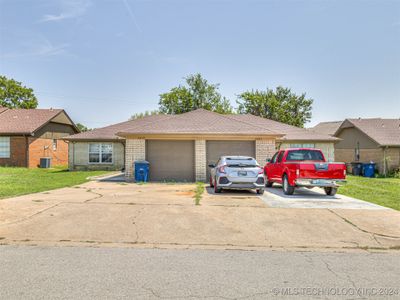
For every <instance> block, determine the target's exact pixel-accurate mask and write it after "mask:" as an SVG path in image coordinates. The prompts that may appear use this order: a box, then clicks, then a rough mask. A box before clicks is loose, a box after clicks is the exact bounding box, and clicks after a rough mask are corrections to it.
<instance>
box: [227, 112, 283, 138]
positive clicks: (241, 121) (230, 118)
mask: <svg viewBox="0 0 400 300" xmlns="http://www.w3.org/2000/svg"><path fill="white" fill-rule="evenodd" d="M234 115H240V114H229V115H222V116H224V117H226V118H228V119H230V120H234V121H236V122H241V123H244V124H247V125H250V126H252V127H257V128H261V129H263V130H267V131H269V132H270V133H273V134H280V133H277V132H275V131H272V130H270V129H266V128H264V127H263V126H259V125H254V124H251V123H249V122H246V121H243V120H237V119H234V118H230V117H229V116H234ZM242 115H243V114H242ZM250 115H251V114H250ZM252 116H254V115H252ZM254 117H257V116H254Z"/></svg>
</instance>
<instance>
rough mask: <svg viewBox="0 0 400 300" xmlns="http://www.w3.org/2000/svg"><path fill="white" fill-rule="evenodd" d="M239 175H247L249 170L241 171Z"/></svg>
mask: <svg viewBox="0 0 400 300" xmlns="http://www.w3.org/2000/svg"><path fill="white" fill-rule="evenodd" d="M238 175H239V176H247V172H246V171H239V172H238Z"/></svg>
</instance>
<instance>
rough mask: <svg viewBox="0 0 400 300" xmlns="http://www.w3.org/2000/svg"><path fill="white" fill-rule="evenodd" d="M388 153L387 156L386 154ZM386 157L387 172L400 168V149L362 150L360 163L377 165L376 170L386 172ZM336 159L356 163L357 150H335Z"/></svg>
mask: <svg viewBox="0 0 400 300" xmlns="http://www.w3.org/2000/svg"><path fill="white" fill-rule="evenodd" d="M384 151H386V154H385V152H384ZM385 156H386V171H388V172H393V171H394V170H396V169H398V168H400V149H399V148H388V149H386V150H384V149H383V148H376V149H360V162H370V161H373V162H375V163H376V168H377V170H378V172H379V173H381V174H383V173H384V172H385V167H384V160H385V159H384V158H385ZM335 158H336V160H337V161H342V162H346V163H350V162H354V161H355V150H354V149H335Z"/></svg>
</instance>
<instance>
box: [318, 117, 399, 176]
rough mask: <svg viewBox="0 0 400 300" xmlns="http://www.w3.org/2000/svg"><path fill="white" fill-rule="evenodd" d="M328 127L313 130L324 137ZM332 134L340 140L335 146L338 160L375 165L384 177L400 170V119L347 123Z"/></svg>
mask: <svg viewBox="0 0 400 300" xmlns="http://www.w3.org/2000/svg"><path fill="white" fill-rule="evenodd" d="M321 126H322V127H321ZM324 126H325V125H324V124H322V125H320V124H319V125H317V126H316V127H314V128H313V130H315V131H317V132H319V133H321V131H320V130H319V129H321V128H323V127H324ZM333 130H334V131H333ZM332 131H333V134H332V135H333V136H335V137H337V138H340V141H339V142H337V143H336V144H335V156H336V159H337V160H340V161H343V162H346V163H350V162H371V161H372V162H375V163H376V164H377V168H378V171H379V172H380V173H383V174H385V173H387V172H391V171H394V170H396V169H399V168H400V119H381V118H373V119H361V118H358V119H346V120H344V121H342V122H340V124H339V126H336V128H333V129H332ZM323 132H324V133H326V131H323Z"/></svg>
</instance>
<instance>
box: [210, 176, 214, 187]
mask: <svg viewBox="0 0 400 300" xmlns="http://www.w3.org/2000/svg"><path fill="white" fill-rule="evenodd" d="M210 187H214V184H213V180H212V177H211V175H210Z"/></svg>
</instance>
